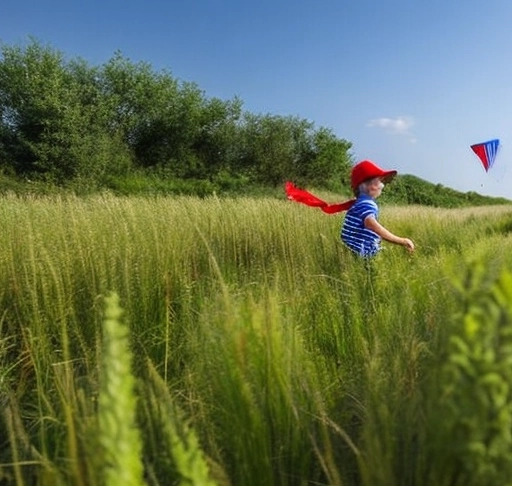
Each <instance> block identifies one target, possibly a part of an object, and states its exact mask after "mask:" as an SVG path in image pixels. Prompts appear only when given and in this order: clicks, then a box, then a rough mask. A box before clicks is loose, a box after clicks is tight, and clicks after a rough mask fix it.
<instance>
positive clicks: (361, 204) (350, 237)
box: [286, 160, 414, 258]
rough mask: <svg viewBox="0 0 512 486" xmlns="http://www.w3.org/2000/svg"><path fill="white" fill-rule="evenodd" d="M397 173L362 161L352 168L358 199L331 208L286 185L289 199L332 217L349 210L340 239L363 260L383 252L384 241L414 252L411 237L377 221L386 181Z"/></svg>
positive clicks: (310, 195)
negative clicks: (391, 229) (401, 234)
mask: <svg viewBox="0 0 512 486" xmlns="http://www.w3.org/2000/svg"><path fill="white" fill-rule="evenodd" d="M395 175H396V170H388V171H385V170H383V169H381V168H380V167H378V166H377V165H375V164H374V163H373V162H371V161H369V160H363V161H362V162H359V163H358V164H356V165H355V166H354V167H353V168H352V172H351V185H352V190H353V191H354V195H355V196H356V199H352V200H350V201H347V202H344V203H341V204H332V205H329V204H327V203H326V202H324V201H322V200H321V199H318V198H317V197H316V196H313V195H312V194H310V193H309V192H307V191H303V190H300V189H297V188H296V187H295V186H294V185H293V184H292V183H291V182H287V183H286V193H287V195H288V199H291V200H294V201H297V202H302V203H304V204H307V205H308V206H314V207H319V208H320V209H322V211H324V212H326V213H328V214H332V213H337V212H340V211H348V212H347V215H346V217H345V221H344V222H343V226H342V228H341V235H340V236H341V240H342V241H343V243H344V244H345V245H346V246H347V247H348V248H349V249H350V250H351V251H352V252H354V253H355V254H356V255H359V256H362V257H364V258H370V257H373V256H375V255H376V254H377V253H378V252H379V251H380V249H381V246H380V244H381V241H382V240H386V241H389V242H390V243H394V244H397V245H402V246H404V247H405V248H406V249H407V250H409V251H410V252H412V251H414V243H413V242H412V241H411V240H410V239H409V238H402V237H400V236H396V235H394V234H393V233H391V231H389V230H387V229H386V228H385V227H384V226H382V225H381V224H380V223H379V222H378V221H377V217H378V214H379V208H378V206H377V203H376V202H375V199H377V198H378V197H379V196H380V194H381V192H382V189H383V188H384V182H389V181H391V180H392V179H393V178H394V177H395Z"/></svg>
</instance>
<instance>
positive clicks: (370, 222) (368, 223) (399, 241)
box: [364, 216, 414, 252]
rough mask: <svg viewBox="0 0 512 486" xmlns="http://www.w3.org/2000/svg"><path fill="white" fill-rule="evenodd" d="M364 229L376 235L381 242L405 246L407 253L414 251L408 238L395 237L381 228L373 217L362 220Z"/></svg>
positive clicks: (412, 244)
mask: <svg viewBox="0 0 512 486" xmlns="http://www.w3.org/2000/svg"><path fill="white" fill-rule="evenodd" d="M364 227H365V228H367V229H369V230H372V231H373V232H374V233H377V234H378V235H379V236H380V237H381V238H382V239H383V240H386V241H389V242H390V243H394V244H395V245H402V246H405V247H406V248H407V249H408V250H409V251H411V252H412V251H414V243H413V242H412V240H410V239H409V238H402V237H400V236H396V235H394V234H393V233H391V231H389V230H387V229H386V228H384V226H382V225H381V224H380V223H379V222H378V221H377V220H376V219H375V218H374V217H373V216H369V217H367V218H366V219H365V220H364Z"/></svg>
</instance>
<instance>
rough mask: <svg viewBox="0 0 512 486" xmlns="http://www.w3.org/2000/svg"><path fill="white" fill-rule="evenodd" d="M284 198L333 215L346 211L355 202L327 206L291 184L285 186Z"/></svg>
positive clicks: (287, 183) (353, 200)
mask: <svg viewBox="0 0 512 486" xmlns="http://www.w3.org/2000/svg"><path fill="white" fill-rule="evenodd" d="M285 191H286V196H287V197H288V199H290V201H296V202H299V203H302V204H305V205H306V206H311V207H314V208H320V209H321V210H322V211H323V212H324V213H327V214H334V213H339V212H341V211H348V210H349V209H350V208H351V207H352V206H353V205H354V203H355V202H356V200H355V199H351V200H349V201H345V202H343V203H339V204H328V203H326V202H325V201H322V200H321V199H319V198H318V197H316V196H314V195H313V194H311V193H310V192H308V191H305V190H304V189H298V188H297V187H295V186H294V185H293V184H292V183H291V182H289V181H288V182H286V184H285Z"/></svg>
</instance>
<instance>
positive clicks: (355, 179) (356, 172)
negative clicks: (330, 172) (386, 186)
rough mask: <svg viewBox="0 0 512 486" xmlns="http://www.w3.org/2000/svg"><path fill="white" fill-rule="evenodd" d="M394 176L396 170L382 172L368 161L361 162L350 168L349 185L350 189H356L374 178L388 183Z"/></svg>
mask: <svg viewBox="0 0 512 486" xmlns="http://www.w3.org/2000/svg"><path fill="white" fill-rule="evenodd" d="M395 176H396V170H383V169H381V168H380V167H379V166H377V165H375V164H374V163H373V162H372V161H370V160H363V161H362V162H359V163H358V164H356V165H355V166H354V167H353V168H352V173H351V183H352V189H357V188H358V187H359V184H361V183H362V182H364V181H367V180H368V179H373V178H374V177H380V178H382V179H383V180H384V181H385V182H389V181H390V180H391V179H393V177H395Z"/></svg>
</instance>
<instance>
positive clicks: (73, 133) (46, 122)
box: [0, 39, 351, 188]
mask: <svg viewBox="0 0 512 486" xmlns="http://www.w3.org/2000/svg"><path fill="white" fill-rule="evenodd" d="M350 146H351V144H350V143H349V142H347V141H345V140H339V139H337V138H336V136H335V135H334V134H333V133H332V131H330V130H328V129H325V128H320V129H316V128H315V127H314V125H313V124H312V123H311V122H308V121H306V120H302V119H299V118H296V117H282V116H270V115H265V116H261V115H253V114H250V113H247V112H244V111H243V110H242V101H241V100H240V99H238V98H236V97H235V98H234V99H232V100H228V101H223V100H220V99H218V98H211V99H209V98H207V97H206V95H205V93H204V92H203V91H202V90H201V89H200V88H199V87H198V86H197V85H196V84H195V83H192V82H181V81H179V80H178V79H176V78H174V77H173V76H172V75H171V73H169V72H168V71H166V70H164V71H161V72H154V71H153V69H152V67H151V66H150V65H149V64H148V63H145V62H139V63H133V62H131V61H130V60H129V59H127V58H125V57H124V56H123V55H122V54H121V53H120V52H116V53H115V54H114V56H113V57H112V58H111V59H110V60H109V61H108V62H107V63H105V64H104V65H102V66H99V67H91V66H89V65H88V64H87V63H86V62H85V61H83V60H80V59H76V60H71V61H67V60H66V59H65V58H64V55H63V54H62V53H61V52H59V51H57V50H54V49H52V48H51V47H46V46H42V45H41V44H40V43H38V42H37V41H36V40H33V39H32V40H31V42H30V43H29V44H28V45H27V46H25V47H19V46H14V47H10V46H3V47H2V58H1V59H0V170H2V171H4V172H5V173H10V174H14V175H18V176H22V177H29V178H31V179H36V178H37V179H40V180H43V181H45V182H51V183H54V184H57V185H70V184H73V183H74V181H75V180H76V179H78V180H80V181H81V185H82V186H88V187H89V188H91V187H93V186H96V187H98V188H100V187H105V185H108V182H109V181H111V180H112V178H118V177H125V176H126V175H127V174H129V173H130V172H131V171H132V170H136V171H138V172H140V171H146V170H148V171H149V175H150V176H151V175H152V174H154V173H153V170H154V169H155V168H157V169H160V170H161V169H164V170H165V171H166V172H167V174H169V175H170V176H171V177H172V178H173V179H181V180H187V179H194V180H203V181H210V182H212V181H214V180H215V179H217V178H219V177H220V178H223V179H224V180H225V179H226V176H225V175H226V174H229V178H230V179H232V180H234V179H240V178H245V179H248V180H249V181H251V182H253V183H255V184H266V185H272V186H277V185H281V184H282V183H283V182H284V181H285V180H286V179H289V178H295V179H297V180H306V179H307V180H310V182H312V183H319V184H326V183H328V182H332V181H333V180H338V179H339V178H340V177H341V178H343V177H346V175H344V174H346V173H347V171H348V167H349V166H348V162H349V156H348V155H347V151H348V150H349V148H350Z"/></svg>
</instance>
